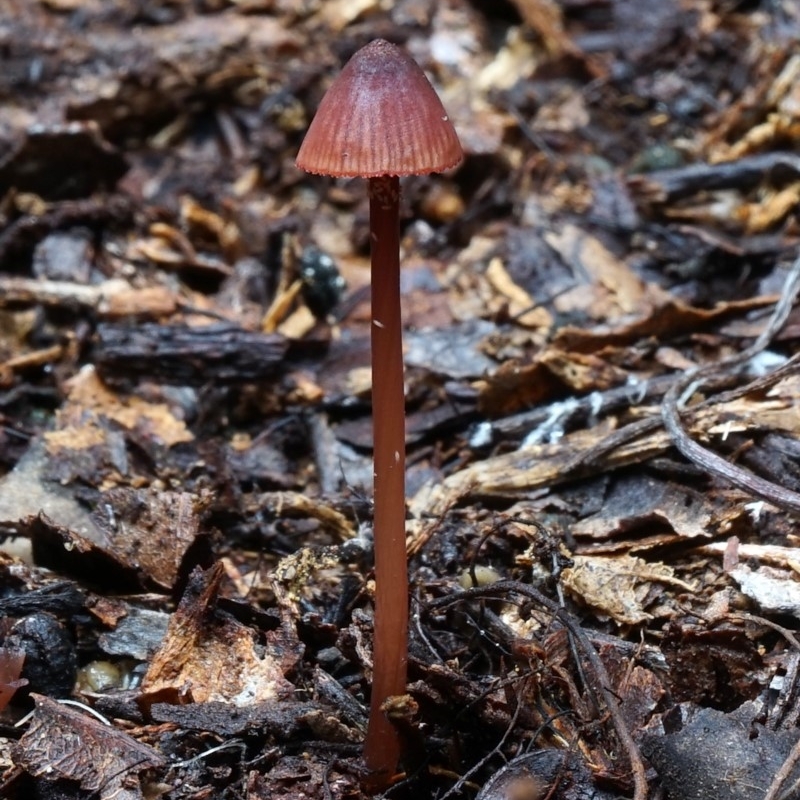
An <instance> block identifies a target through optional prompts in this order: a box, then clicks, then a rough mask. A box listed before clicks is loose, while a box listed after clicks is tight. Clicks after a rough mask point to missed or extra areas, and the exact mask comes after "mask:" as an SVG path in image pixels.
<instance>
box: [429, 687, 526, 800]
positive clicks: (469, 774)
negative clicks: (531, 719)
mask: <svg viewBox="0 0 800 800" xmlns="http://www.w3.org/2000/svg"><path fill="white" fill-rule="evenodd" d="M521 707H522V703H521V702H519V698H517V705H516V708H515V709H514V713H513V714H512V715H511V719H510V720H509V722H508V725H507V726H506V729H505V731H503V735H502V736H501V737H500V741H499V742H498V743H497V744H496V745H495V746H494V747H493V748H492V749H491V751H489V752H488V753H487V754H486V755H485V756H484V757H483V758H482V759H480V761H478V763H477V764H473V766H471V767H470V768H469V769H468V770H467V771H466V772H465V773H464V774H463V775H462V776H461V777H460V778H459V779H458V780H457V781H456V783H455V785H454V786H451V787H450V788H449V789H448V790H447V791H446V792H445V793H444V794H443V795H442V796H441V797H440V798H439V800H446V798H448V797H451V796H452V795H454V794H455V793H456V792H458V791H460V790H461V787H462V786H463V785H464V784H465V783H466V782H467V781H468V780H469V779H470V778H471V777H472V776H473V775H474V774H475V773H476V772H477V771H478V770H479V769H480V768H481V767H482V766H483V765H484V764H486V763H487V762H488V761H489V759H491V758H493V757H494V755H495V754H496V753H499V752H500V748H502V746H503V745H504V744H505V743H506V740H507V739H508V737H509V736H510V735H511V731H513V730H514V726H515V725H516V724H517V719H519V713H520V708H521Z"/></svg>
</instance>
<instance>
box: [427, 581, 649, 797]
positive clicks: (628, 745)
mask: <svg viewBox="0 0 800 800" xmlns="http://www.w3.org/2000/svg"><path fill="white" fill-rule="evenodd" d="M512 592H513V593H516V594H521V595H524V596H525V597H528V598H530V599H531V600H533V601H534V602H536V603H538V604H539V605H542V606H544V607H545V608H546V609H548V610H549V611H551V612H552V613H553V614H554V615H555V616H556V617H557V618H558V620H559V621H560V622H561V623H562V624H563V625H564V626H565V627H566V628H567V630H568V631H569V632H570V633H571V634H572V636H574V637H575V640H576V641H577V642H578V644H579V645H580V648H581V650H583V653H584V655H585V656H586V658H587V659H588V661H589V663H590V664H591V665H592V669H593V671H594V675H595V680H596V682H597V685H598V688H599V691H600V693H601V694H602V695H603V699H604V701H605V704H606V708H607V709H608V713H609V715H610V716H611V721H612V724H613V725H614V730H615V731H616V734H617V737H618V738H619V741H620V743H621V744H622V746H623V748H624V749H625V751H626V753H627V754H628V761H629V762H630V766H631V771H632V773H633V783H634V795H633V797H634V800H647V778H646V775H645V768H644V763H643V762H642V757H641V755H640V753H639V748H638V747H637V745H636V742H634V741H633V737H632V736H631V733H630V731H629V730H628V727H627V725H626V724H625V720H624V719H623V717H622V713H621V712H620V710H619V701H618V700H617V697H616V696H615V695H614V693H613V692H612V691H611V680H610V679H609V677H608V673H607V672H606V669H605V667H604V666H603V662H602V661H601V660H600V656H598V655H597V651H596V650H595V649H594V647H592V644H591V642H590V641H589V639H588V637H587V636H586V634H585V633H584V632H583V630H582V629H581V627H580V625H579V624H578V623H577V622H575V620H574V619H572V617H571V616H570V615H569V614H567V612H566V611H565V610H564V609H563V608H561V606H559V605H558V603H556V602H555V600H551V599H550V598H549V597H547V596H546V595H543V594H542V593H541V592H539V591H537V590H536V589H534V588H533V587H532V586H528V585H527V584H524V583H520V582H519V581H497V582H496V583H493V584H491V585H490V586H479V587H476V588H474V589H464V590H463V591H461V592H457V593H455V594H451V595H447V596H446V597H440V598H438V599H436V600H433V601H431V602H430V603H428V610H429V611H433V610H435V609H438V608H444V607H446V606H449V605H453V604H455V603H459V602H462V601H465V600H473V599H476V598H488V597H497V598H498V599H500V600H507V599H508V598H507V597H504V596H503V595H504V594H506V593H512Z"/></svg>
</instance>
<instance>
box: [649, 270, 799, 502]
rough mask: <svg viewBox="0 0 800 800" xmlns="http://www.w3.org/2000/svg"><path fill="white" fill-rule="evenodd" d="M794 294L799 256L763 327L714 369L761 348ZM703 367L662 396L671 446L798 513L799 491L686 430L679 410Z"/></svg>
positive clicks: (733, 365)
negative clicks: (704, 443) (716, 450)
mask: <svg viewBox="0 0 800 800" xmlns="http://www.w3.org/2000/svg"><path fill="white" fill-rule="evenodd" d="M798 293H800V258H797V259H795V262H794V264H793V265H792V269H791V270H790V272H789V275H788V277H787V279H786V282H785V284H784V287H783V291H782V292H781V298H780V300H779V301H778V303H777V304H776V305H775V310H774V311H773V313H772V317H771V318H770V321H769V324H768V325H767V327H766V329H765V330H764V331H763V332H762V333H761V335H760V336H759V337H758V338H757V339H756V341H755V342H753V344H752V345H750V347H748V348H746V349H745V350H743V351H742V352H741V353H737V354H736V355H735V356H732V357H731V358H727V359H725V360H724V361H722V362H720V364H719V365H718V366H717V369H716V370H715V372H717V373H718V372H720V371H728V370H731V369H734V368H736V367H739V366H741V365H743V364H745V363H746V362H747V361H749V360H750V359H751V358H753V357H754V356H756V355H757V354H758V353H760V352H761V351H762V350H764V349H765V348H766V347H767V346H768V345H769V343H770V342H771V341H772V339H773V338H774V336H775V334H777V333H778V331H779V330H780V329H781V328H782V327H783V325H784V323H785V322H786V319H787V317H788V316H789V312H790V311H791V309H792V306H793V305H794V302H795V300H796V299H797V295H798ZM798 363H800V354H798V355H796V356H794V357H793V358H791V359H790V360H789V361H788V362H787V363H786V364H784V365H783V366H782V367H781V368H780V369H779V370H775V372H774V373H773V374H772V375H770V376H768V377H769V378H771V379H772V381H774V379H775V373H778V372H780V373H781V374H789V373H791V372H792V371H793V370H794V368H795V367H796V366H797V365H798ZM787 368H788V369H787ZM703 369H706V368H704V367H703V368H701V367H696V368H694V369H692V370H689V371H688V372H686V373H685V374H684V375H683V376H681V377H680V378H679V379H678V380H677V381H675V383H674V384H673V385H672V386H671V387H670V388H669V390H668V391H667V393H666V395H664V403H663V405H662V407H661V418H662V420H663V423H664V427H665V428H666V430H667V433H669V435H670V438H671V439H672V442H673V444H674V445H675V447H677V448H678V450H679V451H680V452H681V453H682V454H683V455H684V456H685V457H686V458H688V459H689V460H690V461H693V462H694V463H695V464H697V465H698V466H700V467H702V468H703V469H705V470H706V471H708V472H711V473H713V474H715V475H717V476H718V477H720V478H723V479H724V480H726V481H728V482H729V483H731V484H733V485H734V486H736V487H738V488H739V489H742V490H743V491H745V492H747V493H749V494H752V495H755V496H756V497H760V498H762V499H763V500H767V501H768V502H770V503H772V504H773V505H775V506H777V507H778V508H784V509H787V510H789V511H794V512H795V513H797V514H800V494H798V493H797V492H794V491H792V490H791V489H787V488H785V487H783V486H779V485H778V484H775V483H773V482H772V481H768V480H765V479H764V478H761V477H759V476H758V475H755V474H753V473H752V472H750V471H749V470H746V469H743V468H742V467H739V466H737V465H736V464H732V463H731V462H729V461H727V460H725V459H724V458H722V457H721V456H718V455H717V454H716V453H714V452H712V451H711V450H708V449H707V448H705V447H703V446H702V445H700V444H698V443H697V442H695V441H694V440H693V439H692V438H691V437H690V436H689V434H688V433H687V432H686V430H685V429H684V427H683V423H682V422H681V417H680V409H682V407H683V405H684V402H685V399H684V398H685V396H686V395H687V394H691V393H693V392H694V391H697V389H699V388H701V387H702V386H704V385H706V380H705V379H703V378H700V377H699V376H700V375H701V371H702V370H703ZM717 399H718V398H717Z"/></svg>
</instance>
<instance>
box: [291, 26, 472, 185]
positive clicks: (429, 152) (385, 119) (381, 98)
mask: <svg viewBox="0 0 800 800" xmlns="http://www.w3.org/2000/svg"><path fill="white" fill-rule="evenodd" d="M463 157H464V154H463V151H462V150H461V144H460V143H459V141H458V136H457V135H456V131H455V128H454V127H453V123H452V122H450V120H449V118H448V116H447V112H446V111H445V110H444V106H442V101H441V100H439V97H438V95H437V94H436V92H435V91H434V88H433V87H432V86H431V84H430V83H429V82H428V79H427V78H426V77H425V73H424V72H423V71H422V70H421V69H420V67H419V65H418V64H417V63H416V62H415V61H414V59H412V58H411V56H409V55H408V54H407V53H406V52H405V51H404V50H402V49H401V48H399V47H397V46H396V45H393V44H391V43H389V42H387V41H385V40H383V39H376V40H375V41H374V42H370V44H368V45H367V46H366V47H362V48H361V50H359V51H358V52H357V53H356V54H355V55H354V56H353V57H352V58H351V59H350V61H348V62H347V65H346V66H345V68H344V69H343V70H342V72H341V74H340V75H339V77H338V78H337V79H336V80H335V81H334V82H333V84H331V87H330V89H328V92H327V93H326V95H325V96H324V97H323V98H322V102H321V103H320V104H319V109H318V110H317V113H316V116H315V117H314V119H313V121H312V122H311V125H310V126H309V129H308V132H307V133H306V137H305V139H304V140H303V144H302V145H301V146H300V151H299V152H298V154H297V162H296V163H297V166H298V167H300V169H303V170H305V171H306V172H313V173H316V174H318V175H333V176H336V177H349V178H357V177H361V178H374V177H378V176H380V175H421V174H424V173H428V172H442V171H443V170H446V169H450V168H451V167H455V166H456V165H458V164H460V163H461V160H462V158H463Z"/></svg>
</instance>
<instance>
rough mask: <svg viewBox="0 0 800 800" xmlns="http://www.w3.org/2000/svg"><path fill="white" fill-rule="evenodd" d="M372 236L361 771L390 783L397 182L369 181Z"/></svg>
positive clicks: (404, 574) (398, 574) (402, 595)
mask: <svg viewBox="0 0 800 800" xmlns="http://www.w3.org/2000/svg"><path fill="white" fill-rule="evenodd" d="M369 198H370V205H369V213H370V234H371V237H372V243H371V248H372V420H373V423H372V424H373V441H374V464H375V466H374V470H375V516H374V536H375V633H374V648H373V653H374V655H373V662H374V663H373V678H372V698H371V704H370V714H369V725H368V728H367V738H366V742H365V746H364V760H365V762H366V765H367V768H368V769H369V770H370V771H371V772H373V773H376V774H378V775H381V776H385V777H386V779H388V778H389V777H391V775H392V774H393V773H394V771H395V770H396V768H397V762H398V760H399V757H400V740H399V738H398V735H397V732H396V731H395V729H394V727H393V726H392V725H391V723H390V722H389V721H388V719H387V718H386V715H385V714H384V712H383V711H382V710H381V706H382V705H383V703H384V701H385V700H386V698H387V697H390V696H392V695H398V694H405V690H406V664H407V661H408V566H407V562H406V530H405V514H406V506H405V460H406V458H405V452H406V451H405V446H406V443H405V392H404V390H403V343H402V325H401V317H400V181H399V179H398V178H397V177H395V176H381V177H378V178H370V179H369Z"/></svg>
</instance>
